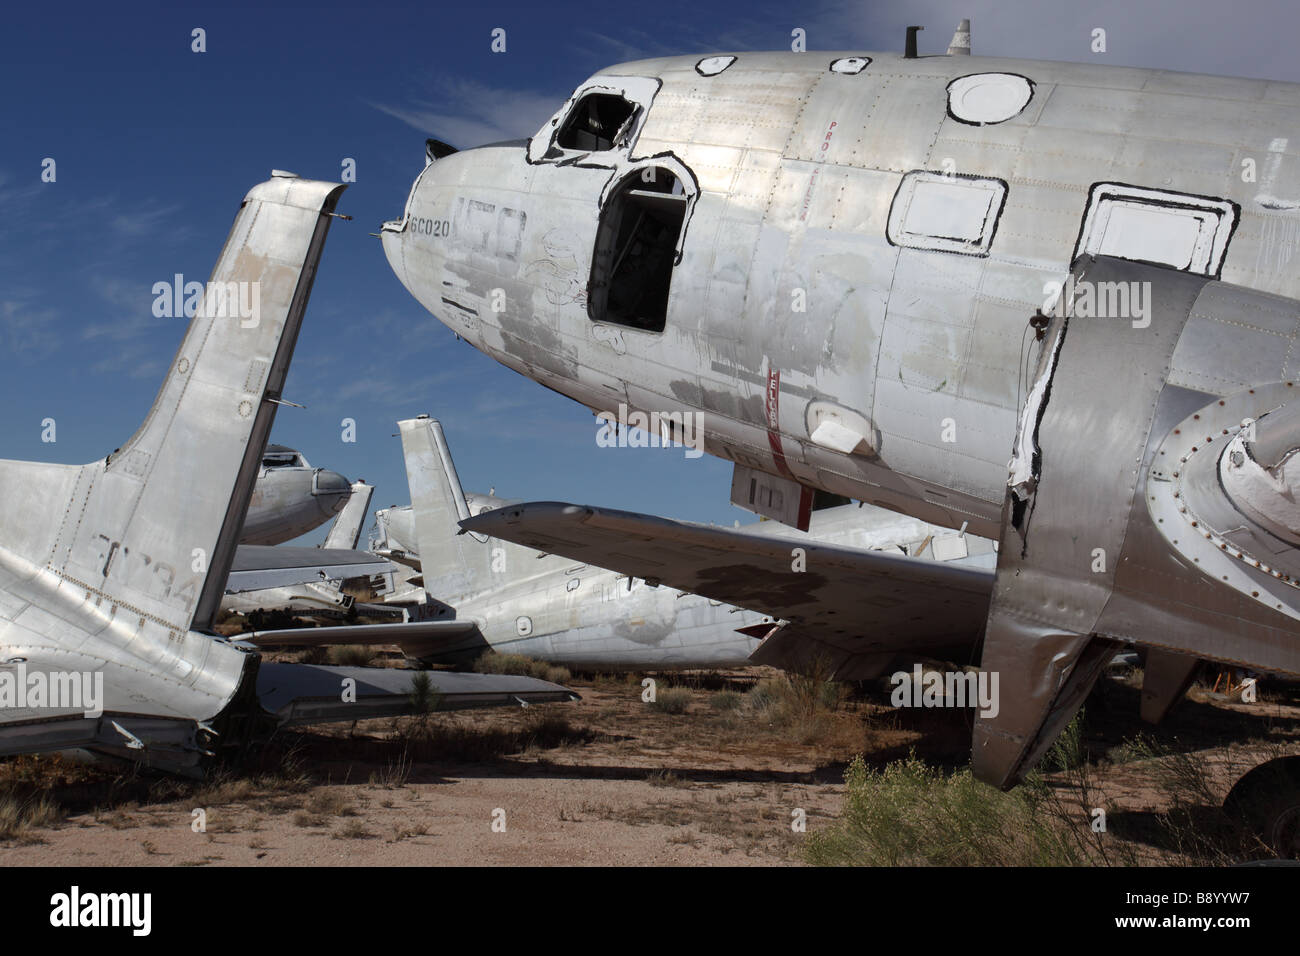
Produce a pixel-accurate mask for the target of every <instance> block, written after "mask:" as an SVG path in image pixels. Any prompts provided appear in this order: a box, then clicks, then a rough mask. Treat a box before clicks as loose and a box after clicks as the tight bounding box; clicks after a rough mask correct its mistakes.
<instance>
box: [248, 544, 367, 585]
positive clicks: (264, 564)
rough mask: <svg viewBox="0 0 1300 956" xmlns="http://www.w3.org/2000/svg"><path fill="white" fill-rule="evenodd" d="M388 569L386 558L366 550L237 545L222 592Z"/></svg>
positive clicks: (340, 578) (337, 577) (334, 579)
mask: <svg viewBox="0 0 1300 956" xmlns="http://www.w3.org/2000/svg"><path fill="white" fill-rule="evenodd" d="M391 570H393V566H392V564H390V563H389V562H388V561H387V560H386V559H384V558H381V557H377V556H376V555H373V554H371V553H370V552H368V551H350V550H345V549H343V548H303V547H292V546H288V545H283V544H278V545H263V544H241V545H240V546H239V547H238V548H237V549H236V551H235V560H234V562H233V563H232V564H231V566H230V576H229V577H228V578H227V579H226V593H227V594H236V593H238V592H240V591H261V590H263V589H265V588H281V587H291V586H293V585H295V584H308V583H311V582H320V581H342V580H344V579H345V578H359V577H365V576H367V575H371V574H386V573H388V572H389V571H391Z"/></svg>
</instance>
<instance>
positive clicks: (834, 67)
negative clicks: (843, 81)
mask: <svg viewBox="0 0 1300 956" xmlns="http://www.w3.org/2000/svg"><path fill="white" fill-rule="evenodd" d="M870 63H871V57H869V56H842V57H840V58H839V59H838V60H831V72H832V73H847V74H848V75H850V76H855V75H857V74H858V73H861V72H862V71H863V70H865V69H866V68H867V66H868V65H869V64H870Z"/></svg>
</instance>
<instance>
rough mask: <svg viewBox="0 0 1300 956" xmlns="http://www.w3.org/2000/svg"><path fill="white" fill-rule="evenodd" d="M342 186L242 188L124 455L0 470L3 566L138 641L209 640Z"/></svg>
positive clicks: (285, 181) (287, 183)
mask: <svg viewBox="0 0 1300 956" xmlns="http://www.w3.org/2000/svg"><path fill="white" fill-rule="evenodd" d="M344 188H345V187H343V186H341V185H338V184H336V183H324V182H314V181H310V180H304V179H298V178H297V177H290V176H288V175H287V174H276V175H275V178H272V179H271V180H268V181H267V182H264V183H261V184H259V185H257V186H254V187H253V188H252V190H250V191H249V193H248V195H247V196H246V197H245V198H244V201H243V203H242V205H241V206H240V210H239V212H238V214H237V215H236V216H235V222H234V225H233V226H232V228H231V230H230V235H229V236H228V237H227V239H226V244H225V246H224V248H223V249H222V251H221V256H220V258H218V260H217V264H216V266H215V268H214V269H213V271H212V278H211V279H210V280H209V282H208V285H207V287H206V290H207V291H206V294H205V295H204V296H203V298H202V301H201V303H200V304H199V306H198V308H197V310H196V312H195V315H194V318H193V320H192V321H191V322H190V325H189V328H188V330H187V331H186V333H185V338H184V339H183V340H182V342H181V346H180V349H179V350H178V351H177V353H176V358H175V360H174V361H173V362H172V364H171V368H170V370H169V371H168V373H167V377H166V379H165V380H164V381H163V384H162V387H161V388H160V389H159V391H158V396H157V398H155V399H154V403H153V407H152V408H150V410H149V414H148V415H147V417H146V418H145V420H144V423H143V424H142V425H141V426H140V428H139V430H138V431H136V433H135V434H134V435H133V436H132V437H131V438H130V440H128V441H127V442H126V443H125V444H124V445H123V446H122V447H121V448H120V449H118V450H117V451H115V452H113V453H112V454H111V455H108V456H107V457H106V458H105V459H104V460H103V461H95V462H92V463H91V464H88V465H83V466H81V467H76V466H64V465H46V464H37V463H33V462H12V461H7V462H0V486H3V487H4V488H5V490H6V493H5V495H3V496H0V528H3V529H4V533H5V534H4V540H3V542H0V547H2V548H3V550H4V552H6V554H5V555H4V557H5V561H6V563H7V565H8V566H9V567H11V568H18V567H24V568H26V569H28V573H29V574H39V573H40V572H42V571H47V572H49V573H52V574H53V575H54V576H55V578H56V579H58V580H59V581H61V582H63V584H60V585H59V588H60V589H62V588H63V587H64V586H66V585H71V586H72V588H73V589H74V590H72V591H71V592H70V593H71V595H76V594H77V593H78V591H80V590H81V589H84V594H82V596H81V600H83V601H88V602H90V603H92V604H94V605H95V606H96V607H99V608H101V610H102V611H103V613H104V614H105V615H106V616H108V617H109V618H110V619H111V620H113V621H114V622H115V624H116V625H117V627H118V628H125V629H126V630H127V631H128V632H130V631H131V630H132V629H134V630H135V631H136V637H140V636H141V634H140V632H143V631H148V630H151V629H152V628H154V627H161V628H163V629H165V630H166V631H170V632H171V635H172V636H171V640H172V641H173V642H175V641H177V640H179V639H180V635H183V634H184V633H185V632H186V631H189V630H198V631H210V629H211V626H212V623H213V618H214V616H215V615H216V613H217V610H218V608H219V606H220V603H221V597H222V592H223V590H224V586H225V580H226V575H227V572H228V571H229V568H230V562H231V559H232V558H233V556H234V552H235V546H236V544H237V543H238V539H239V533H240V529H241V527H242V525H243V521H244V513H245V512H246V510H247V508H248V502H249V498H250V496H251V495H252V493H253V484H254V482H255V480H256V478H257V470H258V463H259V459H260V457H261V454H262V449H263V448H264V447H265V445H266V439H267V435H268V434H269V433H270V430H271V424H272V422H273V420H274V418H275V409H276V402H277V401H278V399H279V397H280V390H281V388H282V386H283V384H284V379H285V375H286V374H287V372H288V369H289V359H290V357H291V356H292V354H293V349H294V345H295V343H296V342H297V338H298V330H299V327H300V325H301V322H302V316H303V311H304V310H305V308H306V306H307V299H308V296H309V295H310V293H311V287H312V281H313V279H314V278H315V275H316V266H317V263H318V262H319V260H320V254H321V250H322V247H323V246H324V242H325V236H326V233H327V232H328V230H329V224H330V217H331V215H332V213H333V209H334V206H335V204H336V203H337V201H338V197H339V195H340V193H341V192H342V191H343V189H344ZM110 606H111V609H112V610H111V613H110V611H109V608H110ZM136 618H138V620H139V623H138V625H136V624H134V623H132V622H133V621H134V620H135V619H136ZM137 649H138V650H140V651H144V648H140V647H139V646H138V644H137ZM195 663H199V662H195ZM199 666H201V663H200V664H199ZM178 667H179V665H178ZM180 670H185V668H184V667H180Z"/></svg>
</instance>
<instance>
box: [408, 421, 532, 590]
mask: <svg viewBox="0 0 1300 956" xmlns="http://www.w3.org/2000/svg"><path fill="white" fill-rule="evenodd" d="M397 425H398V428H399V429H400V430H401V435H402V453H403V455H404V456H405V457H406V480H407V482H408V484H409V485H410V489H411V510H412V513H413V516H414V525H415V542H414V544H415V547H416V549H417V550H418V551H419V560H420V573H421V575H422V577H423V582H424V584H423V586H424V591H425V593H426V594H428V595H429V596H430V597H432V598H434V599H436V600H438V601H441V602H443V603H446V604H452V605H454V604H455V603H456V602H457V601H458V600H460V599H463V598H465V597H468V596H470V595H473V594H478V593H481V592H483V591H486V590H488V589H489V588H493V587H500V586H502V585H504V584H506V583H508V582H509V581H510V580H512V579H515V578H519V577H523V576H525V575H527V574H535V573H537V572H538V571H540V570H541V568H540V567H539V562H538V560H537V559H538V557H539V555H538V554H537V552H536V551H533V550H532V549H530V548H523V547H520V546H518V545H515V544H511V543H510V542H507V541H498V540H496V539H491V538H484V537H483V536H481V535H471V534H466V533H464V532H462V531H461V528H460V522H461V521H462V520H464V519H466V518H468V517H469V516H470V511H469V505H468V502H467V500H466V496H465V492H464V491H463V490H462V488H461V486H460V478H459V477H458V476H457V474H456V466H455V465H454V464H453V463H452V460H451V450H450V449H449V448H448V447H447V438H446V435H445V434H444V433H443V430H442V424H441V423H440V422H438V421H437V419H433V418H430V417H429V416H427V415H421V416H420V417H418V418H411V419H407V420H405V421H401V422H398V423H397Z"/></svg>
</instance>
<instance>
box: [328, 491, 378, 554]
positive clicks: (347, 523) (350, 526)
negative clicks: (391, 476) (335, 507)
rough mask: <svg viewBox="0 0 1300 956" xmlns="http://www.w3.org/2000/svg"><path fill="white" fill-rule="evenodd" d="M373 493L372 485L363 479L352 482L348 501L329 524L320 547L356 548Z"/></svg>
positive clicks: (345, 549) (347, 549) (346, 549)
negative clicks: (327, 531) (327, 532)
mask: <svg viewBox="0 0 1300 956" xmlns="http://www.w3.org/2000/svg"><path fill="white" fill-rule="evenodd" d="M374 493H375V486H374V485H368V484H366V483H365V482H364V481H354V482H352V495H351V496H350V497H349V498H348V503H347V504H345V505H344V506H343V510H342V511H340V512H339V513H338V516H337V517H335V519H334V523H333V524H332V525H330V530H329V534H327V535H325V543H324V544H322V545H321V547H322V548H342V549H343V550H344V551H351V550H353V549H354V548H356V546H357V543H358V542H359V541H360V540H361V528H362V526H363V525H365V523H366V515H367V514H368V513H369V512H370V499H371V498H372V497H373V496H374Z"/></svg>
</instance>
